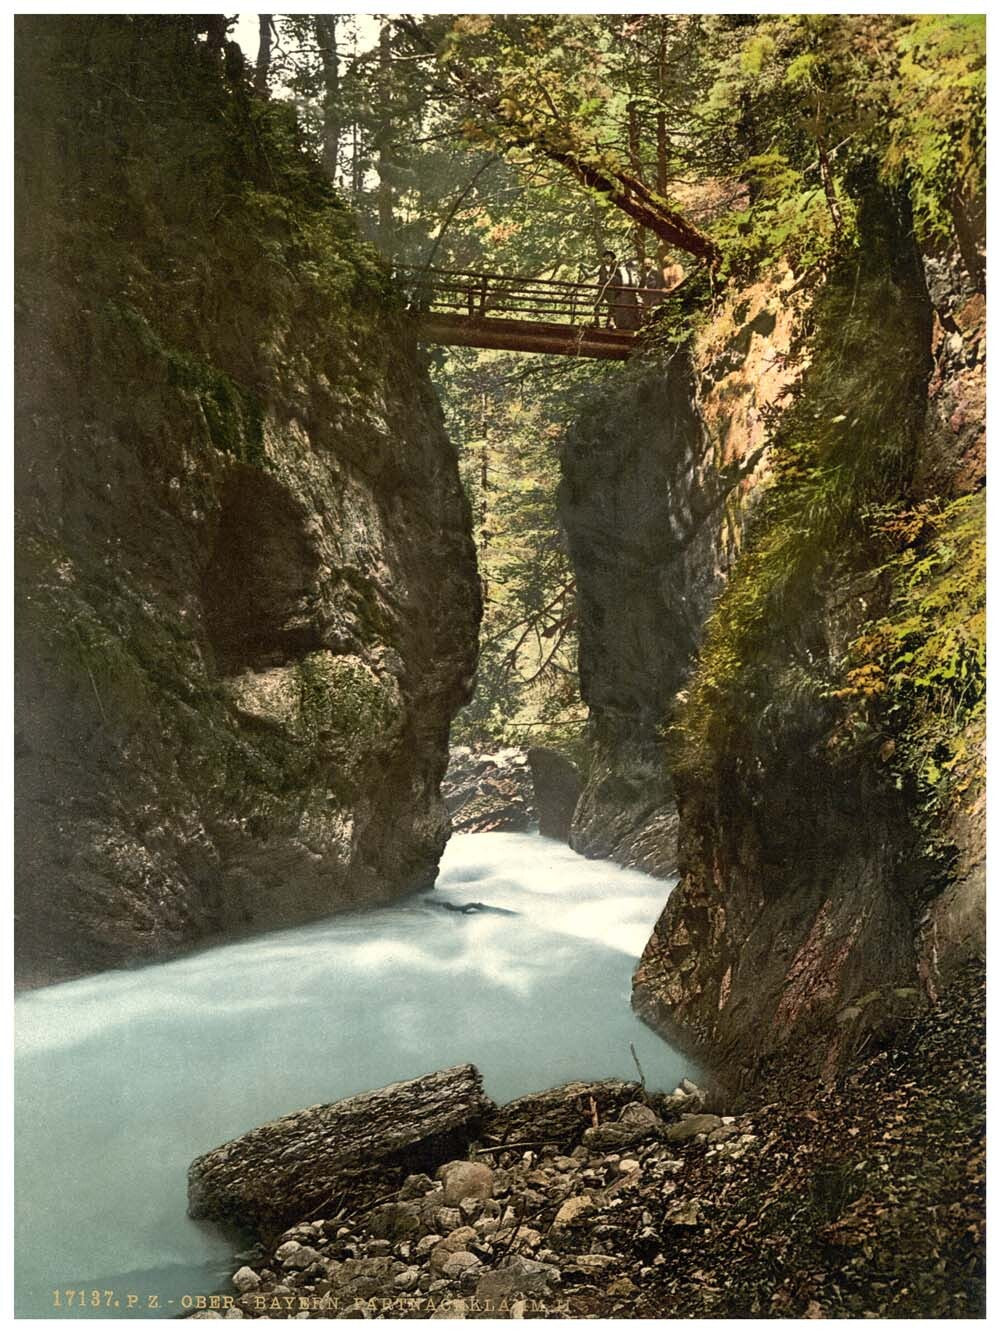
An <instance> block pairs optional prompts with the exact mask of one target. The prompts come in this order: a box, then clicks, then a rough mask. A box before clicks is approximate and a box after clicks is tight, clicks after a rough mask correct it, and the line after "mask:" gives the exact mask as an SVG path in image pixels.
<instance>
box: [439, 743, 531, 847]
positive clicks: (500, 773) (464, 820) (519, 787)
mask: <svg viewBox="0 0 1000 1333" xmlns="http://www.w3.org/2000/svg"><path fill="white" fill-rule="evenodd" d="M441 795H442V797H443V799H444V803H445V806H446V808H447V810H448V813H449V815H450V816H451V824H452V828H453V830H454V831H455V832H456V833H487V832H493V831H497V830H506V831H517V830H520V829H526V828H528V826H529V825H530V823H531V821H532V818H533V816H534V809H533V807H532V795H533V793H532V785H531V775H530V772H529V770H528V761H527V759H526V757H525V755H524V754H523V752H522V751H520V750H513V749H508V750H498V751H496V752H495V753H493V754H477V753H474V752H473V751H472V750H470V749H468V747H466V746H460V747H458V748H456V749H454V750H452V752H451V757H450V760H449V764H448V770H447V772H446V773H445V776H444V778H443V779H442V782H441Z"/></svg>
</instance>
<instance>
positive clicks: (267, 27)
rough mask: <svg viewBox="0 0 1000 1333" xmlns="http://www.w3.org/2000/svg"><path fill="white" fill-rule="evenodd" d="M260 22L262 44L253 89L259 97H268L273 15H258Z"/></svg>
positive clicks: (258, 52) (258, 49)
mask: <svg viewBox="0 0 1000 1333" xmlns="http://www.w3.org/2000/svg"><path fill="white" fill-rule="evenodd" d="M258 22H259V24H260V46H259V47H258V48H257V64H256V66H255V68H254V72H253V90H254V94H255V95H256V96H257V97H265V98H266V97H268V96H269V95H270V94H269V92H268V87H267V80H268V75H269V74H270V73H271V37H272V34H273V32H274V24H273V16H272V15H271V14H260V15H258Z"/></svg>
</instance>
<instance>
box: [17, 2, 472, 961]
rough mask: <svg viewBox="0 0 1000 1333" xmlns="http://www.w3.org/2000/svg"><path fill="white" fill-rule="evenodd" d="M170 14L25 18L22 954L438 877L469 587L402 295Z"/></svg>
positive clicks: (231, 57) (269, 121)
mask: <svg viewBox="0 0 1000 1333" xmlns="http://www.w3.org/2000/svg"><path fill="white" fill-rule="evenodd" d="M195 28H196V21H194V20H191V19H186V18H183V17H179V16H151V17H141V16H127V15H124V16H118V17H108V16H90V17H88V16H81V17H79V18H46V17H42V18H37V17H35V18H25V19H22V20H19V24H18V70H19V79H18V99H19V107H18V145H17V155H18V200H17V206H18V286H17V301H18V318H19V329H18V346H17V352H18V404H17V406H18V431H19V449H18V473H17V524H18V565H17V586H18V639H19V647H18V657H17V672H18V682H17V683H18V699H19V712H18V719H17V744H18V786H19V802H18V895H17V910H18V962H19V967H20V969H21V970H22V972H23V975H24V978H25V979H26V980H46V979H52V978H54V977H58V976H65V975H72V974H74V973H77V972H81V971H86V970H89V969H92V968H94V967H100V966H108V965H114V964H119V963H122V962H126V961H130V960H134V959H136V958H144V957H154V956H157V955H159V954H162V953H163V952H164V951H167V950H171V949H175V948H179V947H182V946H184V945H186V944H189V943H191V942H192V941H194V940H196V939H199V938H202V937H205V936H206V935H211V934H215V933H217V932H219V931H225V930H232V929H236V928H245V927H248V926H263V925H271V924H275V923H280V922H286V921H291V920H296V919H301V918H303V917H306V916H308V915H312V914H316V913H320V912H326V911H330V910H333V909H335V908H338V907H343V906H345V905H347V904H357V903H364V902H370V901H374V900H380V899H386V898H389V897H391V896H393V895H397V894H400V893H403V892H406V891H408V890H410V889H412V888H414V887H416V886H418V885H420V884H423V883H426V882H428V881H429V880H430V879H431V878H432V877H433V875H434V873H435V869H436V865H437V859H438V857H439V855H440V852H441V850H442V848H443V845H444V840H445V836H446V828H447V817H446V813H445V810H444V807H443V805H442V804H441V802H440V798H439V794H438V783H439V780H440V777H441V774H442V773H443V770H444V767H445V763H446V747H447V734H448V726H449V722H450V718H451V716H452V714H453V713H454V711H455V710H456V709H457V708H458V707H459V706H460V705H461V703H462V702H463V701H464V700H465V699H466V697H467V695H468V691H469V687H470V682H471V676H472V672H473V669H474V661H475V633H476V624H477V620H478V615H479V593H478V582H477V579H476V572H475V555H474V549H473V545H472V540H471V534H470V521H469V514H468V510H467V505H466V502H465V499H464V498H463V493H462V490H461V486H460V483H459V478H458V472H457V465H456V458H455V454H454V450H453V449H452V447H451V445H450V444H449V442H448V441H447V439H446V437H445V435H444V431H443V426H442V420H441V414H440V411H439V408H438V405H437V402H436V400H435V398H434V395H433V392H432V390H431V388H430V385H429V383H428V381H427V379H426V377H425V375H424V373H423V371H422V369H421V368H420V366H419V362H418V356H417V352H416V349H415V347H414V345H413V343H412V341H411V339H410V337H409V335H408V332H407V330H406V329H405V328H404V327H403V325H402V322H401V320H400V318H399V317H398V315H396V314H395V313H394V296H393V293H392V290H391V286H390V284H389V281H388V276H387V274H386V272H385V270H384V268H383V266H382V265H381V262H380V261H379V259H378V257H377V256H376V255H375V253H374V252H373V251H372V250H370V249H369V248H368V247H367V246H366V245H364V244H363V243H362V242H361V241H360V240H359V238H358V236H357V234H356V231H355V228H354V224H353V222H352V220H351V218H350V216H349V214H348V213H347V211H346V210H345V209H344V208H343V206H342V205H341V204H340V203H339V201H338V200H337V199H336V197H335V196H334V194H333V192H332V190H331V188H330V186H329V184H328V182H327V181H325V179H324V178H323V177H322V175H321V174H320V172H319V171H318V170H317V169H316V168H315V167H314V165H313V164H312V163H311V162H310V160H309V159H308V157H307V156H306V155H305V154H304V152H303V151H302V150H301V148H300V146H299V144H298V142H297V130H296V127H295V123H294V119H293V118H291V117H290V115H289V113H288V110H287V108H284V107H282V106H280V105H276V104H275V105H271V104H268V103H264V102H261V101H259V100H256V99H254V98H253V97H252V96H251V95H250V92H249V88H248V86H247V83H246V81H245V79H244V78H243V77H242V75H241V73H240V69H239V57H238V52H237V51H236V49H235V48H230V50H229V51H228V52H226V53H225V59H223V57H222V55H221V54H220V53H215V52H213V51H211V50H210V49H209V48H208V47H207V46H206V45H205V43H204V42H201V41H199V40H198V38H197V35H196V31H195Z"/></svg>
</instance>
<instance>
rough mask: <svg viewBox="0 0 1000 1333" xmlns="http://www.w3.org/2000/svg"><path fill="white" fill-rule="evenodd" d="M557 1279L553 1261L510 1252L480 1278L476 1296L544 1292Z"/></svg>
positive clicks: (507, 1296) (499, 1297) (505, 1297)
mask: <svg viewBox="0 0 1000 1333" xmlns="http://www.w3.org/2000/svg"><path fill="white" fill-rule="evenodd" d="M559 1281H560V1277H559V1269H558V1268H556V1267H555V1266H554V1265H553V1264H543V1263H540V1262H539V1261H538V1260H537V1259H526V1258H525V1257H524V1255H522V1254H510V1255H508V1256H507V1257H506V1258H505V1259H502V1260H501V1261H500V1263H499V1264H498V1265H497V1267H496V1268H494V1269H491V1270H490V1272H488V1273H484V1274H483V1276H482V1277H481V1278H480V1279H479V1283H478V1285H477V1287H476V1299H477V1300H489V1301H503V1300H510V1298H511V1297H512V1296H546V1295H548V1293H549V1292H550V1291H551V1290H552V1288H553V1287H554V1286H556V1285H557V1284H558V1282H559Z"/></svg>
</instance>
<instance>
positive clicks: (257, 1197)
mask: <svg viewBox="0 0 1000 1333" xmlns="http://www.w3.org/2000/svg"><path fill="white" fill-rule="evenodd" d="M495 1109H496V1108H495V1106H494V1104H493V1103H492V1102H491V1101H490V1099H489V1098H488V1097H487V1096H486V1095H485V1093H484V1092H483V1083H482V1077H481V1075H480V1073H479V1070H478V1069H476V1067H475V1066H474V1065H457V1066H456V1067H455V1068H453V1069H442V1070H439V1071H438V1072H437V1073H435V1074H426V1075H424V1076H423V1077H421V1078H415V1079H410V1080H409V1081H408V1082H405V1083H393V1084H390V1085H389V1087H387V1088H379V1089H377V1090H376V1091H374V1092H365V1093H361V1094H360V1095H359V1096H357V1097H348V1098H346V1099H345V1100H343V1101H339V1102H332V1103H329V1104H325V1105H319V1106H310V1107H307V1108H306V1109H305V1110H303V1111H296V1112H294V1114H292V1115H286V1116H282V1117H281V1119H280V1120H272V1121H271V1122H270V1123H269V1124H266V1125H261V1126H259V1127H258V1128H257V1129H252V1130H250V1132H249V1133H248V1134H244V1135H243V1136H242V1138H238V1139H233V1140H232V1141H231V1142H229V1143H224V1144H223V1145H222V1146H221V1147H219V1148H214V1149H213V1150H212V1151H211V1152H208V1153H205V1154H204V1156H202V1157H198V1158H196V1159H195V1160H194V1161H193V1162H192V1163H191V1166H190V1167H189V1169H188V1213H189V1214H190V1216H191V1217H198V1218H202V1217H204V1218H211V1219H212V1220H214V1221H218V1222H226V1223H230V1224H235V1225H237V1226H240V1227H243V1228H247V1229H249V1230H251V1231H253V1232H255V1233H256V1234H257V1235H260V1236H266V1235H268V1234H269V1233H273V1232H275V1231H282V1230H284V1229H285V1228H286V1227H288V1226H290V1225H291V1224H292V1223H294V1222H300V1221H301V1220H302V1219H303V1218H308V1217H315V1216H319V1215H320V1213H321V1212H322V1211H323V1210H329V1211H333V1210H335V1209H336V1208H340V1207H342V1206H344V1205H345V1204H347V1205H349V1206H350V1207H352V1208H357V1207H364V1206H366V1205H370V1204H371V1203H373V1202H374V1200H375V1199H376V1198H377V1197H378V1196H379V1195H384V1194H386V1193H388V1192H390V1191H391V1190H393V1189H394V1188H395V1187H396V1186H398V1185H400V1184H401V1183H402V1181H403V1179H404V1178H405V1177H406V1176H407V1175H409V1174H410V1173H412V1172H418V1171H433V1170H435V1169H436V1168H437V1167H438V1166H439V1165H440V1164H441V1163H442V1162H446V1161H449V1160H450V1159H453V1158H456V1157H460V1156H462V1155H463V1154H464V1152H465V1150H466V1148H467V1147H468V1145H469V1143H470V1142H471V1141H472V1140H473V1139H475V1138H476V1137H477V1136H478V1135H479V1133H480V1131H481V1128H482V1125H483V1123H484V1121H485V1120H486V1119H487V1118H488V1117H489V1116H490V1114H491V1113H493V1112H494V1111H495Z"/></svg>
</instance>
